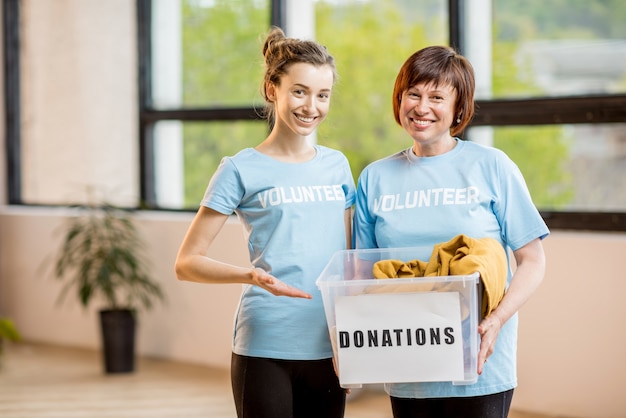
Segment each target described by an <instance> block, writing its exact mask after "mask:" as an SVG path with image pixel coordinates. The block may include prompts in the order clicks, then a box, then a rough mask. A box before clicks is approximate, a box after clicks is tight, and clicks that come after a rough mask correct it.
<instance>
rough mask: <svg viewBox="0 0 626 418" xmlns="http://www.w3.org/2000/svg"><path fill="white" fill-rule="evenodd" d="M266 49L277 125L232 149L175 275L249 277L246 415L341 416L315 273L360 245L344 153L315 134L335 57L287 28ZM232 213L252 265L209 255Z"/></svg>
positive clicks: (243, 385)
mask: <svg viewBox="0 0 626 418" xmlns="http://www.w3.org/2000/svg"><path fill="white" fill-rule="evenodd" d="M263 54H264V56H265V64H266V72H265V79H264V82H263V88H262V93H263V96H264V98H265V101H266V104H267V114H268V118H269V119H270V122H271V126H272V129H271V132H270V133H269V135H268V136H267V138H265V140H264V141H263V142H261V143H260V144H259V145H258V146H256V147H255V148H248V149H244V150H242V151H240V152H239V153H238V154H236V155H235V156H233V157H226V158H224V159H223V160H222V162H221V164H220V166H219V168H218V169H217V172H216V173H215V174H214V176H213V177H212V179H211V181H210V183H209V185H208V188H207V191H206V193H205V196H204V199H203V200H202V206H201V207H200V209H199V210H198V213H197V215H196V217H195V219H194V220H193V222H192V224H191V226H190V228H189V230H188V232H187V235H186V237H185V238H184V241H183V243H182V245H181V247H180V250H179V254H178V257H177V260H176V274H177V277H178V278H179V279H180V280H187V281H192V282H200V283H242V284H243V285H244V288H243V292H242V296H241V301H240V306H239V308H238V311H237V314H236V322H235V330H234V339H233V355H232V364H231V370H232V373H231V375H232V386H233V394H234V398H235V405H236V409H237V415H238V417H240V418H243V417H266V418H283V417H284V418H298V417H316V418H319V417H325V418H334V417H342V416H343V414H344V405H345V391H344V390H343V389H342V388H341V387H340V386H339V382H338V379H337V376H336V374H335V372H334V369H333V364H332V348H331V343H330V339H329V334H328V328H327V325H326V319H325V316H324V309H323V303H322V297H321V294H320V292H319V290H318V289H317V287H316V285H315V280H316V279H317V276H318V275H319V274H320V273H321V271H322V270H323V268H324V267H325V265H326V263H327V262H328V261H329V259H330V258H331V255H332V254H333V253H334V252H335V251H337V250H342V249H345V248H347V246H348V245H349V244H350V237H351V226H350V225H351V209H350V208H351V206H352V205H353V203H354V200H355V187H354V180H353V178H352V175H351V172H350V167H349V164H348V161H347V159H346V157H345V156H344V155H343V154H342V153H340V152H339V151H336V150H332V149H329V148H326V147H323V146H318V145H311V144H310V143H309V142H308V141H307V136H309V135H311V134H312V133H313V132H314V131H315V129H316V128H317V127H318V126H319V124H320V123H321V122H322V121H323V120H324V118H325V117H326V115H327V113H328V110H329V105H330V98H331V92H332V89H333V85H334V82H335V79H336V69H335V64H334V60H333V57H332V56H331V55H329V53H328V51H327V50H326V48H325V47H323V46H321V45H319V44H317V43H315V42H312V41H305V40H298V39H293V38H286V37H285V35H284V33H283V32H282V31H281V30H280V29H278V28H274V29H273V30H272V31H271V32H270V33H269V35H268V36H267V38H266V40H265V43H264V46H263ZM233 213H236V214H237V216H238V217H239V219H240V221H241V222H242V224H243V226H244V228H245V231H246V233H247V234H248V248H249V252H250V262H251V264H252V267H251V268H249V267H239V266H233V265H230V264H225V263H222V262H220V261H218V260H213V259H210V258H208V257H207V256H206V254H207V250H208V249H209V247H210V246H211V245H212V244H213V242H214V240H215V237H216V236H217V234H218V232H219V231H220V229H221V228H222V226H223V225H224V222H225V221H226V219H227V218H228V216H230V215H231V214H233Z"/></svg>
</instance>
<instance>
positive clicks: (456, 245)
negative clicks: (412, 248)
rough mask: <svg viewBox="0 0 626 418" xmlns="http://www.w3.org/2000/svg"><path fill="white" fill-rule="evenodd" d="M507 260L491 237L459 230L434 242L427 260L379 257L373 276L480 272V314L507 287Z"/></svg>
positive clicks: (488, 309)
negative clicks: (462, 232) (463, 232)
mask: <svg viewBox="0 0 626 418" xmlns="http://www.w3.org/2000/svg"><path fill="white" fill-rule="evenodd" d="M507 271H508V264H507V258H506V253H505V251H504V248H503V247H502V245H500V243H499V242H498V241H497V240H495V239H493V238H471V237H468V236H467V235H464V234H460V235H457V236H455V237H454V238H452V239H451V240H450V241H448V242H444V243H441V244H437V245H435V247H434V248H433V252H432V254H431V256H430V260H429V261H428V262H424V261H420V260H412V261H408V262H402V261H400V260H380V261H378V262H376V263H375V264H374V266H373V268H372V274H373V275H374V278H376V279H397V278H404V277H433V276H457V275H469V274H472V273H475V272H478V273H479V274H480V279H481V281H482V282H483V287H484V291H483V302H482V307H481V311H482V315H483V317H486V316H487V315H489V314H490V313H491V311H493V310H494V309H495V308H496V307H497V306H498V304H499V303H500V301H501V300H502V298H503V297H504V292H505V290H506V279H507Z"/></svg>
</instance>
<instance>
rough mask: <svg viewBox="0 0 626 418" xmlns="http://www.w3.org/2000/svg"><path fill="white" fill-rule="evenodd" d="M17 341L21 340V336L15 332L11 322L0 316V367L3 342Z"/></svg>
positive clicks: (15, 329)
mask: <svg viewBox="0 0 626 418" xmlns="http://www.w3.org/2000/svg"><path fill="white" fill-rule="evenodd" d="M19 340H21V336H20V333H19V332H18V331H17V328H15V325H14V324H13V321H11V320H10V319H9V318H6V317H1V316H0V366H1V365H2V357H3V354H4V344H5V342H6V341H19Z"/></svg>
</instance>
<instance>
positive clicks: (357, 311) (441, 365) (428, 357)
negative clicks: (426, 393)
mask: <svg viewBox="0 0 626 418" xmlns="http://www.w3.org/2000/svg"><path fill="white" fill-rule="evenodd" d="M335 319H336V335H335V336H336V341H335V344H336V347H337V355H338V363H339V380H340V382H341V384H342V385H350V384H362V383H400V382H436V381H459V380H463V379H464V370H463V335H462V330H461V302H460V296H459V293H458V292H420V293H385V294H364V295H357V296H341V297H337V298H336V300H335Z"/></svg>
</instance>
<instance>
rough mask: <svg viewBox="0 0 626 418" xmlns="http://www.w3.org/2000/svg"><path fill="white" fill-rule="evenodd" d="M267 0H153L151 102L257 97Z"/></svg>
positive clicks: (169, 104)
mask: <svg viewBox="0 0 626 418" xmlns="http://www.w3.org/2000/svg"><path fill="white" fill-rule="evenodd" d="M269 3H270V2H269V0H153V2H152V6H153V7H152V9H153V10H152V53H153V62H152V65H153V78H152V90H153V92H152V94H153V106H154V107H155V108H157V109H166V108H180V107H233V106H252V105H253V104H255V103H259V102H260V100H261V99H260V95H259V87H260V83H261V81H262V76H263V56H262V53H261V46H262V44H261V41H262V39H261V35H262V34H264V33H265V32H267V31H268V29H269V16H270V6H269Z"/></svg>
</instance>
